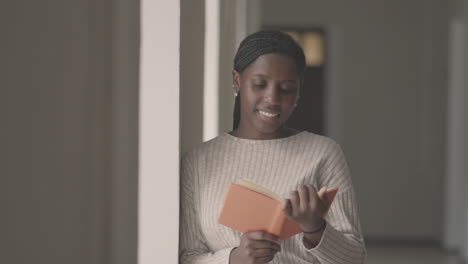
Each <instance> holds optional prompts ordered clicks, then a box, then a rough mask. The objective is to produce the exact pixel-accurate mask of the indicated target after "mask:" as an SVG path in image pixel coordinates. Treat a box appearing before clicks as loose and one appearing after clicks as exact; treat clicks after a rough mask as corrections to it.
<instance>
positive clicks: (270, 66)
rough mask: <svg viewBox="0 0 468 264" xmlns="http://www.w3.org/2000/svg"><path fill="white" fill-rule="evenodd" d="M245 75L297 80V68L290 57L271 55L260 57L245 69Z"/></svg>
mask: <svg viewBox="0 0 468 264" xmlns="http://www.w3.org/2000/svg"><path fill="white" fill-rule="evenodd" d="M243 74H246V75H248V76H251V75H265V76H268V77H271V78H280V79H283V78H285V79H291V78H297V77H298V72H297V66H296V62H295V61H294V59H293V58H292V57H290V56H287V55H283V54H276V53H269V54H264V55H261V56H259V57H258V58H257V59H256V60H255V61H254V62H253V63H252V64H250V65H249V66H248V67H247V68H245V70H244V72H243Z"/></svg>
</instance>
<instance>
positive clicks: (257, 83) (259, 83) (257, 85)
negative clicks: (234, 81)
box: [253, 82, 266, 88]
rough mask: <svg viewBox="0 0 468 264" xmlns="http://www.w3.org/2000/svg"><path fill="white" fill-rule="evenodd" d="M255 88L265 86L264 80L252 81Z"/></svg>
mask: <svg viewBox="0 0 468 264" xmlns="http://www.w3.org/2000/svg"><path fill="white" fill-rule="evenodd" d="M253 86H254V87H255V88H265V86H266V82H253Z"/></svg>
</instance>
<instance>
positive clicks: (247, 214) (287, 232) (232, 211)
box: [218, 181, 338, 240]
mask: <svg viewBox="0 0 468 264" xmlns="http://www.w3.org/2000/svg"><path fill="white" fill-rule="evenodd" d="M337 190H338V189H332V190H329V191H328V192H327V196H328V198H329V200H330V201H333V199H334V197H335V195H336V193H337ZM218 223H220V224H223V225H225V226H227V227H230V228H233V229H235V230H237V231H239V232H242V233H246V232H254V231H264V232H268V233H270V234H273V235H276V236H278V237H279V238H280V239H281V240H284V239H286V238H289V237H291V236H293V235H296V234H298V233H300V232H301V228H300V227H299V225H298V224H297V223H296V222H294V221H292V220H290V219H289V218H288V217H287V216H286V215H285V214H284V212H283V211H282V210H281V202H280V199H279V196H277V195H276V194H274V193H273V192H271V191H269V190H268V189H266V188H264V187H262V186H259V185H256V184H254V183H252V182H250V181H243V182H241V184H236V183H230V184H229V186H228V189H227V192H226V195H225V198H224V202H223V206H222V209H221V213H220V215H219V218H218Z"/></svg>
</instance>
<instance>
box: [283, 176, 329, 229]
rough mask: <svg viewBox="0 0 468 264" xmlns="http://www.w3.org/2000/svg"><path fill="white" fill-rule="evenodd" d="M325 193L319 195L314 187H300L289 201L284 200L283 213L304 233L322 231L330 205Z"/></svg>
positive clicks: (321, 192)
mask: <svg viewBox="0 0 468 264" xmlns="http://www.w3.org/2000/svg"><path fill="white" fill-rule="evenodd" d="M324 188H326V187H324ZM322 189H323V188H322ZM325 191H326V190H321V191H320V194H321V195H319V193H318V192H317V190H316V189H315V187H314V186H313V185H300V186H299V187H298V188H297V190H295V191H292V192H291V193H290V195H289V199H285V200H283V202H282V205H281V207H282V209H283V212H284V213H285V214H286V216H287V217H288V218H290V219H291V220H293V221H295V222H296V223H298V224H299V226H300V227H301V228H302V230H303V231H307V232H311V231H314V230H317V229H320V227H322V226H323V224H324V221H325V220H324V218H325V215H326V212H327V210H328V207H329V203H330V202H329V200H328V197H327V195H325Z"/></svg>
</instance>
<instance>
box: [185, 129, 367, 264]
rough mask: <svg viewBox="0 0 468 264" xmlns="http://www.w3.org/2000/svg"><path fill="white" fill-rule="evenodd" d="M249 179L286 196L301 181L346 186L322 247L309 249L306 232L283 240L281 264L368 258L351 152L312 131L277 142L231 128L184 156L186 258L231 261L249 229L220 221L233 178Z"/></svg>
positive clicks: (196, 263)
mask: <svg viewBox="0 0 468 264" xmlns="http://www.w3.org/2000/svg"><path fill="white" fill-rule="evenodd" d="M242 178H247V179H250V180H252V181H254V182H256V183H258V184H260V185H263V186H265V187H267V188H269V189H271V190H272V191H274V192H276V193H277V194H279V195H280V196H281V197H283V198H287V197H288V196H289V193H290V192H291V191H293V190H296V189H297V187H298V186H299V185H300V184H313V185H314V186H315V187H316V188H317V189H320V188H321V187H323V186H327V187H329V188H333V187H338V188H339V191H338V194H337V196H336V198H335V200H334V202H333V204H332V206H331V208H330V211H329V212H328V215H327V217H326V221H327V223H328V224H327V226H326V228H325V231H324V233H323V236H322V239H321V240H320V243H319V244H318V246H317V247H315V248H312V249H307V248H306V247H305V246H304V244H303V242H302V239H303V234H302V233H300V234H298V235H295V236H293V237H291V238H288V239H286V240H283V241H281V251H280V252H278V253H277V254H276V255H275V258H274V259H273V260H272V261H271V262H270V263H273V264H280V263H281V264H288V263H291V264H292V263H294V264H296V263H297V264H302V263H304V264H305V263H322V264H338V263H343V264H344V263H346V264H353V263H364V261H365V258H366V249H365V245H364V240H363V237H362V234H361V227H360V223H359V217H358V212H357V207H356V199H355V194H354V189H353V186H352V182H351V176H350V173H349V169H348V166H347V163H346V160H345V158H344V155H343V152H342V150H341V148H340V146H339V145H338V144H336V143H335V142H334V141H333V140H331V139H329V138H327V137H324V136H319V135H316V134H313V133H309V132H300V133H298V134H295V135H293V136H290V137H286V138H280V139H273V140H249V139H242V138H238V137H234V136H232V135H230V134H229V133H224V134H222V135H220V136H218V137H216V138H215V139H212V140H210V141H208V142H205V143H203V144H201V145H200V146H199V147H196V148H195V149H193V150H192V151H190V152H188V153H187V154H185V155H184V157H183V158H182V163H181V199H180V202H181V215H180V216H181V221H180V247H179V253H180V254H179V257H180V258H179V260H180V261H179V262H180V263H182V264H188V263H193V264H202V263H204V264H229V255H230V253H231V251H232V250H233V249H234V248H235V247H237V246H239V243H240V238H241V236H242V233H240V232H238V231H235V230H233V229H230V228H228V227H225V226H223V225H221V224H218V222H217V220H218V216H219V213H220V210H221V207H222V204H223V200H224V196H225V194H226V190H227V187H228V185H229V183H230V182H237V181H238V180H239V179H242Z"/></svg>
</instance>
